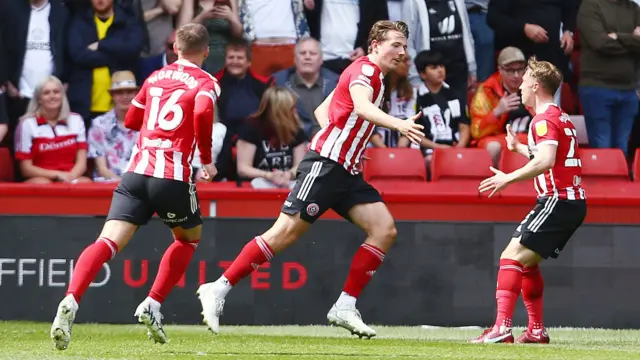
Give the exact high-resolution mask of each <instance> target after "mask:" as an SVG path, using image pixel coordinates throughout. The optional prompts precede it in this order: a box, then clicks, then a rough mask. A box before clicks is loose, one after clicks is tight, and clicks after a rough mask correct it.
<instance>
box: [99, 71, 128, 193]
mask: <svg viewBox="0 0 640 360" xmlns="http://www.w3.org/2000/svg"><path fill="white" fill-rule="evenodd" d="M111 83H112V85H111V88H110V89H109V93H110V95H111V97H112V98H113V102H114V108H113V109H111V110H110V111H109V112H107V113H105V114H103V115H100V116H98V117H97V118H95V119H93V120H92V122H91V128H90V129H89V135H88V140H89V155H88V156H89V158H91V159H94V161H95V172H94V174H93V177H94V179H93V180H94V181H116V180H120V176H122V174H123V173H124V172H125V170H126V168H127V164H128V162H129V158H130V157H131V150H133V146H134V145H135V143H136V140H138V132H137V131H135V130H131V129H127V128H126V127H125V126H124V116H125V115H126V114H127V110H129V106H130V105H131V100H133V98H134V97H135V96H136V93H137V91H138V86H137V84H136V78H135V76H134V75H133V73H132V72H131V71H116V72H114V73H113V75H112V76H111Z"/></svg>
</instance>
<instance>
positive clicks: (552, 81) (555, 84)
mask: <svg viewBox="0 0 640 360" xmlns="http://www.w3.org/2000/svg"><path fill="white" fill-rule="evenodd" d="M527 70H529V76H531V77H532V78H534V79H535V80H536V81H537V82H539V83H540V85H541V86H542V87H543V88H544V89H545V90H547V91H548V92H549V93H550V94H551V95H554V94H555V93H556V91H558V88H560V85H561V84H562V81H563V78H562V73H561V72H560V70H558V68H557V67H555V66H554V65H553V64H552V63H550V62H548V61H538V60H536V58H535V56H532V57H531V58H530V59H529V62H528V63H527Z"/></svg>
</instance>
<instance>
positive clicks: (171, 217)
mask: <svg viewBox="0 0 640 360" xmlns="http://www.w3.org/2000/svg"><path fill="white" fill-rule="evenodd" d="M169 215H173V216H169ZM167 217H168V219H164V222H165V223H169V224H178V223H181V222H185V221H187V219H188V218H189V217H188V216H185V217H183V218H180V219H176V218H175V217H176V214H172V213H169V214H167Z"/></svg>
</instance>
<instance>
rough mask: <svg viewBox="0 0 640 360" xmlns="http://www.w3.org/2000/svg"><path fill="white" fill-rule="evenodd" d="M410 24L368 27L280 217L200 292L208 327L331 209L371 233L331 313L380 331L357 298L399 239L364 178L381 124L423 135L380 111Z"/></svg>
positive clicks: (356, 327)
mask: <svg viewBox="0 0 640 360" xmlns="http://www.w3.org/2000/svg"><path fill="white" fill-rule="evenodd" d="M408 36H409V34H408V30H407V25H406V24H404V23H403V22H399V21H398V22H393V21H379V22H377V23H376V24H375V25H374V26H373V28H372V29H371V31H370V33H369V55H367V56H363V57H360V58H358V59H357V60H355V61H354V62H353V63H352V64H351V65H349V67H348V68H347V69H345V71H344V72H343V73H342V75H341V76H340V79H339V81H338V85H337V87H336V89H335V90H334V92H332V93H331V94H330V95H329V97H327V99H325V101H324V102H323V103H322V104H321V105H320V106H319V107H318V108H317V109H316V111H315V115H316V118H317V119H318V121H319V122H320V125H321V126H323V129H322V130H320V131H319V132H318V133H317V134H316V135H315V136H314V137H313V140H312V141H311V146H310V149H309V152H308V153H307V155H306V156H305V158H304V159H303V160H302V162H301V163H300V165H299V166H298V171H297V179H296V185H295V187H294V188H293V190H292V191H291V193H290V194H289V196H288V198H287V200H286V201H285V202H284V206H283V207H282V211H281V213H280V216H279V217H278V219H277V220H276V222H275V224H274V225H273V226H272V227H271V228H270V229H269V230H267V231H266V232H265V233H263V234H262V235H259V236H256V237H255V238H254V239H253V240H251V241H250V242H249V243H248V244H246V245H245V247H244V248H243V249H242V251H241V252H240V254H239V255H238V257H237V258H236V259H235V260H234V261H233V263H232V264H231V266H230V267H229V268H228V269H227V270H226V271H225V272H224V274H223V275H222V276H221V277H220V278H219V279H218V280H217V281H215V282H211V283H206V284H203V285H201V286H200V288H199V289H198V294H199V296H200V301H201V302H202V307H203V310H204V311H203V315H204V320H205V322H206V324H207V325H208V327H209V329H210V330H211V331H212V332H214V333H216V334H217V333H218V331H219V317H220V315H221V313H222V308H223V306H224V301H225V297H226V295H227V293H228V292H229V291H230V290H231V288H232V287H233V286H235V285H236V284H237V283H238V282H239V281H240V280H241V279H242V278H245V277H246V276H248V275H249V274H251V272H253V271H254V269H257V268H258V267H259V266H260V264H262V263H264V262H266V261H269V260H271V259H272V258H273V257H274V256H275V254H277V253H279V252H281V251H282V250H284V249H285V248H286V247H288V246H290V245H291V244H293V243H294V242H295V241H296V240H297V239H298V238H299V237H300V236H301V235H302V234H303V233H304V232H305V231H307V229H308V228H309V226H311V224H313V222H314V221H316V220H317V219H318V218H319V217H320V216H321V215H322V214H323V213H324V212H325V211H327V210H328V209H333V210H335V211H336V212H337V213H338V214H340V215H341V216H343V217H344V218H347V219H349V220H350V221H352V222H353V223H355V224H357V225H358V226H360V227H361V228H362V229H363V230H364V231H365V232H366V233H367V235H368V237H367V239H366V241H365V242H364V244H362V246H361V247H360V248H359V250H358V251H357V252H356V254H355V256H354V258H353V262H352V263H351V268H350V270H349V275H348V277H347V280H346V283H345V284H344V288H343V291H342V293H341V295H340V297H339V298H338V300H337V302H336V303H335V304H334V305H333V307H332V308H331V310H330V311H329V313H328V314H327V318H328V320H329V322H331V323H333V324H335V325H338V326H341V327H343V328H345V329H347V330H349V331H351V332H352V333H353V334H357V335H359V336H360V337H363V336H365V337H372V336H375V335H376V332H375V331H374V330H373V329H371V328H370V327H369V326H367V325H366V324H365V323H364V322H363V321H362V319H361V317H360V313H359V312H358V310H357V309H356V299H357V298H358V296H359V295H360V293H361V292H362V290H363V289H364V287H365V286H366V285H367V283H368V282H369V280H370V279H371V277H372V276H373V274H374V273H375V272H376V270H377V269H378V267H379V266H380V264H381V263H382V261H383V259H384V257H385V254H386V253H387V251H388V250H389V248H390V247H391V245H392V244H393V242H394V241H395V238H396V227H395V224H394V220H393V218H392V217H391V214H390V213H389V210H388V209H387V207H386V206H385V204H384V203H383V202H382V198H381V197H380V194H379V193H378V192H377V191H376V190H375V189H374V188H373V187H372V186H371V185H369V184H368V183H366V182H365V181H364V179H363V178H362V174H360V173H359V171H358V169H359V164H360V160H361V156H362V152H363V151H364V149H365V148H366V146H367V143H368V142H369V138H370V137H371V135H372V134H373V133H374V128H375V126H376V125H377V126H382V127H385V128H389V129H392V130H397V131H399V132H400V133H401V134H402V135H405V136H407V137H408V138H410V139H411V140H412V141H414V142H416V143H419V142H420V140H421V138H422V137H424V134H423V133H422V132H421V131H420V129H422V126H421V125H418V124H416V123H415V119H416V118H417V117H418V116H420V114H417V115H416V116H414V117H412V118H410V119H408V120H403V119H397V118H395V117H392V116H390V115H387V114H385V113H384V112H383V111H382V110H380V108H379V107H380V104H381V102H382V94H383V93H384V85H383V78H384V75H385V74H386V73H388V72H389V71H392V70H394V69H395V68H396V66H397V65H398V64H399V63H401V62H404V59H403V57H404V54H405V51H406V46H407V45H406V44H407V37H408Z"/></svg>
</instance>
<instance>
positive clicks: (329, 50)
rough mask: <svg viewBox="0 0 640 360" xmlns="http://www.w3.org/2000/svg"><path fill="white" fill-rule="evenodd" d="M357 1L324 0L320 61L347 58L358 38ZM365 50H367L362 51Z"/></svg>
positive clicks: (358, 16) (358, 18)
mask: <svg viewBox="0 0 640 360" xmlns="http://www.w3.org/2000/svg"><path fill="white" fill-rule="evenodd" d="M359 22H360V1H359V0H325V1H324V3H323V4H322V14H321V16H320V40H321V43H322V60H324V61H327V60H334V59H341V58H343V59H344V58H349V54H351V53H352V52H353V49H354V45H355V43H356V37H357V36H358V23H359ZM363 50H365V52H366V50H367V49H363Z"/></svg>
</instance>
